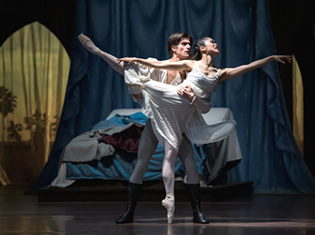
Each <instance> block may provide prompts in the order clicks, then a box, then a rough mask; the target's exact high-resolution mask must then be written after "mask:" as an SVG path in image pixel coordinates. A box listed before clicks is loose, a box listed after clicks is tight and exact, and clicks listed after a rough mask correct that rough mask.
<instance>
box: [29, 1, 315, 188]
mask: <svg viewBox="0 0 315 235" xmlns="http://www.w3.org/2000/svg"><path fill="white" fill-rule="evenodd" d="M76 7H77V9H76V21H75V22H76V25H75V30H74V35H73V41H72V49H71V68H70V74H69V81H68V86H67V91H66V97H65V102H64V108H63V111H62V116H61V120H60V124H59V129H58V133H57V137H56V140H55V143H54V146H53V149H52V151H51V154H50V157H49V159H48V162H47V164H46V166H45V168H44V170H43V172H42V174H41V175H40V177H39V178H38V180H37V181H36V182H35V184H34V185H33V186H32V188H31V190H32V189H36V188H40V187H44V186H47V185H48V184H49V183H51V181H52V180H53V179H54V178H55V177H56V175H57V170H58V165H59V161H60V155H61V152H62V149H63V148H64V146H65V145H66V144H67V143H68V142H69V141H70V140H71V139H72V138H73V137H75V136H77V135H79V134H81V133H82V132H84V131H87V130H90V129H91V127H92V126H93V125H94V124H95V123H97V122H98V121H99V120H102V119H104V118H106V116H107V115H108V114H109V113H110V111H111V110H113V109H115V108H132V107H138V106H136V104H135V103H133V101H132V99H131V98H130V95H129V94H128V92H127V87H126V85H125V84H124V80H123V78H122V76H121V75H119V74H117V73H116V72H114V71H113V70H112V69H111V68H110V67H109V66H108V65H107V64H106V63H105V62H104V61H102V59H100V58H99V57H97V56H95V55H91V54H89V53H88V52H87V51H86V50H85V49H84V48H83V47H82V46H81V45H80V44H79V42H78V40H77V39H76V37H77V35H79V33H81V32H83V33H85V34H87V35H88V36H89V37H91V38H92V40H93V41H94V42H95V44H96V45H98V46H99V47H100V48H101V49H102V50H104V51H106V52H108V53H110V54H113V55H115V56H117V57H122V56H138V57H142V58H146V57H155V58H158V59H166V58H169V55H168V53H167V45H166V42H167V39H168V37H169V36H170V35H171V34H172V33H174V32H178V31H185V32H187V33H189V34H191V35H192V36H193V38H194V39H197V38H199V37H202V36H211V37H212V38H213V39H215V40H216V41H217V43H218V44H219V49H220V51H221V53H220V55H219V56H218V57H217V58H216V59H215V65H216V66H217V67H220V68H224V67H235V66H238V65H241V64H246V63H249V62H251V61H253V60H256V59H260V58H263V57H265V56H268V55H272V54H275V53H277V51H276V48H275V44H274V41H273V36H272V30H271V24H270V19H269V12H268V5H267V1H263V0H256V1H253V0H233V1H230V0H198V1H191V0H146V1H142V0H132V1H128V0H107V1H104V0H94V1H87V0H86V1H84V0H78V1H77V6H76ZM277 66H278V65H277V64H276V63H275V62H272V63H270V64H268V65H266V66H264V67H263V68H261V69H257V70H255V71H252V72H249V73H247V74H245V75H243V76H240V77H238V78H235V79H233V80H230V81H226V82H224V83H223V84H221V85H219V87H218V89H217V91H216V92H215V93H214V95H213V105H214V106H218V107H221V106H223V107H228V108H230V109H231V110H232V111H233V113H234V117H235V120H236V121H237V123H238V124H237V132H238V137H239V142H240V145H241V151H242V154H243V160H242V161H241V163H240V164H239V165H238V166H236V167H235V168H233V169H232V170H230V172H229V180H230V181H253V182H254V188H255V189H256V191H258V192H259V191H264V192H292V191H297V192H314V191H315V182H314V179H313V177H312V175H311V173H310V171H309V170H308V168H307V167H306V165H305V163H304V161H303V158H302V156H301V155H300V153H299V150H298V148H297V146H296V144H295V140H294V138H293V135H292V131H291V128H290V122H289V119H288V115H287V111H286V107H285V103H284V98H283V94H282V89H281V83H280V79H279V73H278V67H277ZM286 66H290V65H286Z"/></svg>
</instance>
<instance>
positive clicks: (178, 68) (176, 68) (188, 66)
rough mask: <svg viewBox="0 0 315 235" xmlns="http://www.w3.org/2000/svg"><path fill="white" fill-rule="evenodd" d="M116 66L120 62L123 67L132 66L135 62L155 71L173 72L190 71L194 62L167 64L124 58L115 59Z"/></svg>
mask: <svg viewBox="0 0 315 235" xmlns="http://www.w3.org/2000/svg"><path fill="white" fill-rule="evenodd" d="M117 61H118V64H120V63H121V62H123V63H124V65H125V66H128V65H130V64H132V63H133V62H137V63H140V64H143V65H146V66H149V67H152V68H157V69H167V70H174V71H183V70H185V71H190V70H192V68H193V65H194V61H192V60H181V61H178V62H168V61H159V60H150V59H140V58H137V57H125V58H121V59H117Z"/></svg>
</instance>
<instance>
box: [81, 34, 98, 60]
mask: <svg viewBox="0 0 315 235" xmlns="http://www.w3.org/2000/svg"><path fill="white" fill-rule="evenodd" d="M78 40H79V41H80V43H81V44H82V45H83V46H84V47H85V48H86V49H87V50H88V51H89V52H91V53H92V54H95V55H98V54H99V52H100V49H99V48H98V47H97V46H95V44H94V43H93V41H92V40H91V39H90V38H89V37H87V36H86V35H84V34H83V33H81V34H80V35H79V36H78Z"/></svg>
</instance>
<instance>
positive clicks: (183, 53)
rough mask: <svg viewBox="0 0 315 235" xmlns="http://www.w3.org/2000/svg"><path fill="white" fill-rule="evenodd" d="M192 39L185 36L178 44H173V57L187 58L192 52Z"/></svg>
mask: <svg viewBox="0 0 315 235" xmlns="http://www.w3.org/2000/svg"><path fill="white" fill-rule="evenodd" d="M190 47H191V44H190V41H189V38H183V39H182V40H181V41H180V43H179V44H178V45H176V46H175V45H174V46H172V50H173V57H174V56H176V57H178V59H179V60H184V59H186V58H187V57H188V56H189V54H190Z"/></svg>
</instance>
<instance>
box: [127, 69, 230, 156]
mask: <svg viewBox="0 0 315 235" xmlns="http://www.w3.org/2000/svg"><path fill="white" fill-rule="evenodd" d="M143 71H145V73H144V72H143ZM150 71H153V72H154V71H155V70H154V69H152V70H150V69H148V68H147V67H146V66H143V65H140V64H136V63H134V64H133V65H131V66H128V67H126V68H125V82H126V83H127V84H128V85H129V90H130V93H139V91H140V92H141V93H142V95H143V99H137V100H135V101H137V102H138V103H139V104H140V105H141V107H142V109H143V113H144V114H145V115H146V116H147V117H148V118H151V120H152V122H153V124H154V125H152V126H153V127H154V128H153V130H154V132H155V134H156V136H157V138H158V139H159V141H160V143H161V144H163V139H166V140H167V141H168V143H169V144H170V145H171V146H172V147H173V148H174V149H175V150H176V151H178V149H179V146H180V143H181V141H182V134H183V133H185V134H186V135H187V137H188V138H189V139H190V140H191V141H192V142H193V143H195V144H206V143H212V142H216V141H220V140H222V139H224V138H226V137H227V136H228V135H229V134H230V133H231V132H232V131H233V129H234V128H235V121H233V120H230V121H225V122H221V123H218V124H214V125H207V124H206V122H205V120H204V118H203V117H202V115H201V113H205V112H208V111H209V110H210V108H211V94H212V92H213V91H214V90H215V88H216V86H217V84H218V79H219V75H220V70H218V72H217V74H216V75H215V76H214V77H213V78H211V77H207V76H206V75H204V74H203V73H202V72H201V71H200V70H199V68H198V65H197V63H195V64H194V67H193V69H192V71H191V72H189V73H188V74H187V78H186V79H185V81H184V82H183V84H188V85H189V86H190V87H191V88H192V90H193V92H194V93H195V95H196V97H197V98H196V100H195V102H193V103H192V104H191V102H190V101H189V100H187V99H186V98H184V97H182V96H181V95H179V94H178V93H177V91H176V86H172V85H168V84H164V83H161V82H157V81H154V80H152V79H150V75H151V74H150Z"/></svg>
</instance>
